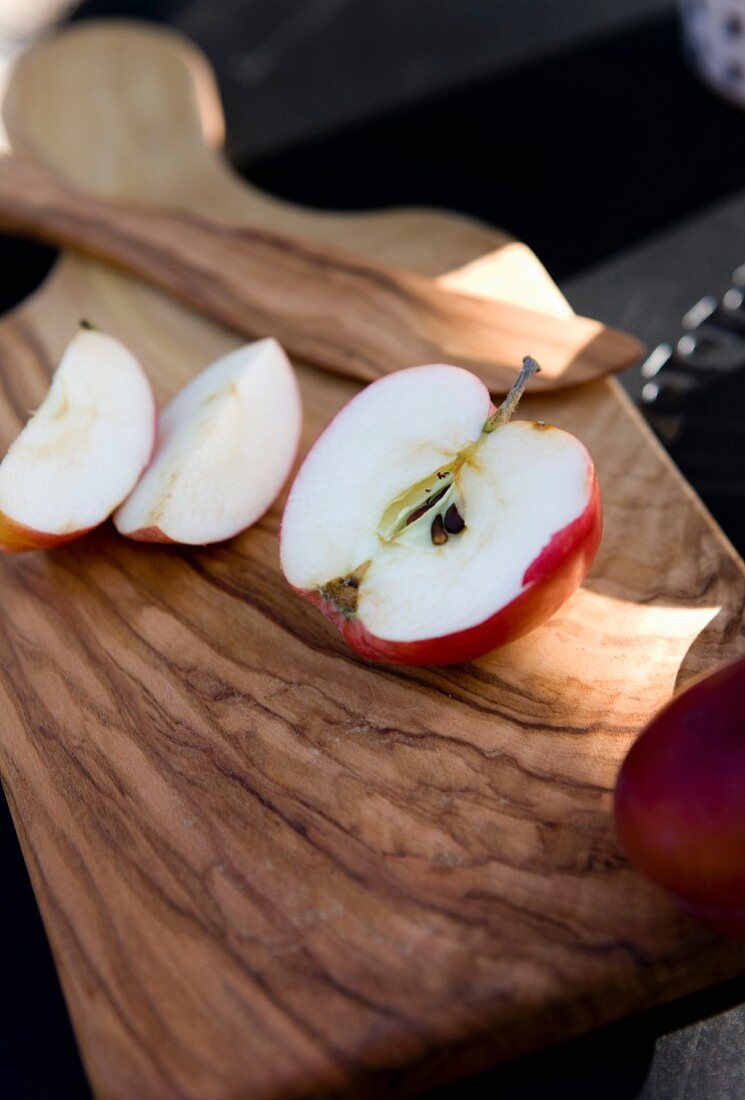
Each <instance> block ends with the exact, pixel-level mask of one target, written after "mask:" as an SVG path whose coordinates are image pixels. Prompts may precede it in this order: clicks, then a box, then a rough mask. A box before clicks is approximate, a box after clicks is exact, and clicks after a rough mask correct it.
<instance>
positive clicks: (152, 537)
mask: <svg viewBox="0 0 745 1100" xmlns="http://www.w3.org/2000/svg"><path fill="white" fill-rule="evenodd" d="M301 422H302V410H301V405H300V392H299V390H298V385H297V380H296V378H295V373H294V371H293V369H292V365H291V364H290V361H289V359H288V358H287V356H286V355H285V353H284V351H283V350H282V348H281V347H280V345H279V344H278V343H277V341H276V340H272V339H266V340H258V341H256V342H255V343H253V344H246V345H244V346H243V347H240V348H237V349H236V350H235V351H233V352H230V353H229V354H228V355H225V356H223V357H222V358H221V359H218V360H216V362H214V363H212V365H211V366H209V367H207V368H206V369H205V370H203V371H202V372H201V373H200V374H198V375H197V377H196V378H194V379H193V380H192V381H191V382H190V383H189V384H188V386H186V387H185V388H184V389H183V390H181V392H180V393H178V394H177V395H176V397H174V398H173V400H172V401H171V402H170V403H169V404H168V405H167V406H166V408H165V409H164V411H163V414H162V416H161V418H160V426H159V429H158V442H157V446H156V450H155V456H154V458H153V461H152V463H151V465H150V466H149V468H148V469H147V470H146V472H145V474H144V476H143V477H142V479H141V481H140V482H139V484H138V485H137V487H136V488H135V490H134V492H133V493H132V495H131V496H130V497H129V498H128V499H127V500H126V501H125V502H124V504H123V505H122V506H121V508H120V509H119V510H118V512H117V513H116V515H115V516H114V523H115V525H116V528H117V530H118V531H119V532H120V533H121V534H123V535H127V536H129V538H133V539H139V540H141V541H143V542H182V543H190V544H193V545H204V544H206V543H211V542H221V541H222V540H223V539H227V538H231V537H232V536H233V535H236V534H238V532H239V531H242V530H244V528H246V527H250V525H251V524H252V523H255V522H256V520H257V519H259V518H260V516H262V515H263V514H264V512H266V510H267V509H268V508H269V507H271V505H272V504H273V503H274V501H275V500H276V498H277V496H278V495H279V493H280V491H281V489H282V486H283V485H284V483H285V481H286V479H287V477H288V475H289V473H290V470H291V469H292V463H293V462H294V460H295V455H296V454H297V448H298V444H299V441H300V429H301Z"/></svg>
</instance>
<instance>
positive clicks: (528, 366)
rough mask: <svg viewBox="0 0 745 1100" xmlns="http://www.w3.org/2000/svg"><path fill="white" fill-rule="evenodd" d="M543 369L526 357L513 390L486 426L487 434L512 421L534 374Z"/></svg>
mask: <svg viewBox="0 0 745 1100" xmlns="http://www.w3.org/2000/svg"><path fill="white" fill-rule="evenodd" d="M540 369H541V368H540V367H539V365H538V363H536V361H535V359H533V357H532V356H530V355H526V356H525V358H524V359H523V365H522V367H521V368H520V373H519V374H518V376H517V378H516V379H515V382H514V384H513V386H512V389H511V390H510V392H509V393H508V394H507V396H506V397H505V399H504V401H503V402H502V404H501V405H500V406H499V408H498V409H497V411H496V412H494V413H492V414H491V416H490V417H489V419H488V420H487V421H486V423H485V424H484V428H483V430H484V431H485V432H493V431H494V429H495V428H501V426H502V425H503V424H506V423H507V421H508V420H509V419H510V417H511V416H512V414H513V413H514V411H515V409H516V408H517V406H518V404H519V401H520V398H521V397H522V395H523V394H524V392H525V387H526V386H527V384H528V382H529V381H530V379H531V378H532V377H533V375H534V374H537V373H538V371H539V370H540Z"/></svg>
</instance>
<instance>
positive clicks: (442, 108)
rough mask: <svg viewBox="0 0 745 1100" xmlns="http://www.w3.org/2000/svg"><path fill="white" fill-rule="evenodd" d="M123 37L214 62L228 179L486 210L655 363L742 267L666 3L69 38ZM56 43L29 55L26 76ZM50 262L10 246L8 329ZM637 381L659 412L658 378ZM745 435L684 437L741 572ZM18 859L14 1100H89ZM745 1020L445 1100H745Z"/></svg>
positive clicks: (632, 1031)
mask: <svg viewBox="0 0 745 1100" xmlns="http://www.w3.org/2000/svg"><path fill="white" fill-rule="evenodd" d="M45 3H46V5H47V7H48V8H49V12H50V13H51V12H52V9H53V8H55V7H56V9H59V7H60V4H59V3H57V4H56V5H55V3H54V0H43V2H42V7H43V6H44V4H45ZM108 14H125V15H134V16H137V17H140V18H142V17H146V18H155V19H160V20H164V21H166V22H169V23H171V24H172V25H175V26H178V27H180V28H181V29H183V30H185V31H186V32H187V33H189V34H190V35H191V36H192V37H194V38H195V39H196V40H197V42H198V43H199V44H200V45H201V46H202V47H203V48H204V49H205V50H206V51H207V53H208V55H209V56H210V58H211V60H212V62H213V64H214V65H215V67H216V69H217V74H218V78H219V81H220V84H221V87H222V88H223V93H224V97H225V107H226V116H227V128H228V136H229V141H228V150H229V153H230V156H231V159H232V160H233V161H234V163H236V164H237V165H238V166H239V167H240V168H241V170H243V171H244V172H245V174H246V175H247V176H250V178H251V179H252V180H253V181H254V182H256V183H258V184H260V185H261V186H263V187H265V188H266V189H268V190H270V191H273V192H275V193H276V194H279V195H282V196H283V197H286V198H289V199H293V200H296V201H299V202H304V203H311V204H317V205H319V206H327V207H331V208H355V207H379V206H384V205H387V204H396V205H398V204H401V203H415V204H417V205H421V204H434V205H438V206H445V207H451V208H455V209H460V210H465V211H468V212H470V213H472V214H474V215H477V216H479V217H481V218H483V219H484V220H486V221H489V222H492V223H494V224H498V225H500V226H501V227H503V228H505V229H507V230H509V231H511V232H512V233H514V234H515V235H516V236H518V237H520V238H522V239H523V240H525V241H526V242H527V243H528V244H530V245H531V247H532V248H534V249H535V250H536V251H537V253H538V254H539V255H540V256H541V258H542V259H543V261H544V262H545V263H546V265H547V267H548V268H549V270H550V271H551V273H552V274H553V275H554V277H555V278H556V279H557V281H558V282H559V283H560V285H561V286H562V289H563V290H564V291H565V293H566V294H567V296H568V297H569V299H570V301H571V302H572V305H573V306H574V307H575V308H576V309H578V310H579V311H581V312H583V313H587V314H590V315H593V316H597V317H600V318H602V319H604V320H607V321H609V322H611V323H613V324H617V325H620V326H622V327H625V328H627V329H628V330H629V331H632V332H635V333H636V334H637V335H639V336H640V337H641V338H642V339H643V340H645V341H646V342H647V343H648V344H649V345H650V346H653V345H655V344H657V343H658V342H660V341H663V340H666V341H675V339H676V338H677V337H678V335H679V334H680V331H681V317H682V315H683V313H684V312H685V311H686V310H687V309H688V308H689V307H690V306H692V305H693V304H694V303H695V302H696V301H697V300H698V299H699V298H700V297H701V296H702V295H703V294H706V293H711V294H714V295H715V296H719V295H721V294H722V293H723V292H724V290H725V289H726V288H727V286H728V285H729V283H730V278H731V273H732V270H733V269H734V268H735V267H736V266H738V265H739V264H740V263H745V113H741V112H739V111H738V110H736V109H735V108H733V107H731V106H728V105H726V104H724V103H723V102H720V101H719V100H718V99H716V98H715V97H714V96H713V95H711V94H710V93H708V92H707V91H706V90H704V89H703V88H702V87H701V86H700V85H699V84H698V83H697V81H696V80H695V79H694V78H693V77H692V76H691V75H690V73H689V71H688V70H687V68H686V66H685V64H684V62H683V58H682V53H681V50H680V45H679V40H678V29H677V24H676V20H675V16H674V12H673V9H672V7H671V5H670V4H669V3H667V2H664V0H663V2H661V0H562V2H561V3H556V0H522V2H518V3H514V2H513V3H507V2H503V0H243V2H240V0H188V2H187V0H171V2H168V0H162V2H156V3H151V4H146V3H142V2H140V3H134V2H132V3H119V4H116V3H109V2H106V0H92V2H89V3H85V4H83V5H81V6H80V7H79V8H78V9H77V11H75V12H72V13H70V17H72V18H83V17H89V16H91V15H108ZM45 18H47V15H46V14H45ZM43 21H44V20H43V19H41V18H39V20H37V22H36V23H34V22H33V21H31V22H27V23H26V24H24V27H23V31H22V33H21V32H19V33H17V34H16V35H15V36H13V35H12V34H11V35H10V37H9V38H8V49H7V50H6V54H10V53H12V52H14V51H15V50H17V49H18V48H19V47H20V46H21V45H22V44H24V41H25V40H26V39H28V38H29V37H31V35H32V34H33V33H36V32H37V31H38V29H39V27H40V26H41V24H42V23H43ZM4 33H5V32H4V29H3V28H2V27H0V42H1V40H2V36H3V34H4ZM53 259H54V253H52V252H51V251H49V250H46V249H42V248H38V247H32V246H30V245H28V244H25V243H21V242H18V241H13V240H10V239H8V238H5V239H0V260H1V261H2V262H1V263H0V272H2V273H3V274H2V275H0V308H1V309H7V308H9V307H10V306H11V305H13V304H14V303H15V302H17V301H18V300H20V299H21V298H23V297H24V296H25V294H27V293H28V292H29V291H30V290H32V289H33V287H34V286H36V285H37V284H38V282H39V280H40V278H41V277H42V276H43V274H44V273H45V271H46V270H48V268H49V266H50V264H51V263H52V262H53ZM624 381H625V383H626V384H627V386H628V388H629V390H630V391H631V392H632V393H633V394H635V395H637V394H638V393H639V391H640V388H641V385H640V381H639V371H638V368H637V369H635V370H634V369H632V371H631V372H629V375H628V376H627V377H626V378H625V379H624ZM744 413H745V372H744V371H742V370H740V371H734V372H732V373H730V374H729V375H727V376H724V377H720V378H718V379H717V380H715V381H712V382H710V381H704V382H703V383H702V384H700V385H697V387H696V390H695V392H694V394H693V396H692V398H690V399H689V400H688V401H687V403H686V404H685V406H684V407H683V408H682V409H681V411H680V415H679V416H677V417H676V435H675V437H674V439H672V441H671V439H670V437H669V436H667V437H666V441H667V442H668V444H669V446H670V448H671V451H672V454H673V457H674V458H675V459H676V461H677V462H678V463H679V465H680V466H681V468H682V469H683V471H684V472H685V473H686V475H687V476H688V477H689V479H690V480H692V481H693V482H694V484H695V485H696V487H697V488H698V489H699V491H700V492H701V493H702V495H703V496H704V499H705V500H706V502H707V504H708V505H709V507H710V508H711V509H712V510H713V512H714V513H715V515H716V516H717V517H718V518H719V520H720V522H721V523H722V525H723V526H724V528H725V530H726V531H727V533H728V534H729V536H730V538H731V539H732V540H733V541H734V542H735V544H736V545H737V546H738V548H739V549H740V551H741V552H745V428H744V427H743V426H742V420H743V414H744ZM655 423H656V424H657V425H658V426H659V422H658V421H657V420H656V421H655ZM0 850H1V851H2V856H3V864H2V865H3V869H4V872H5V891H4V905H3V916H2V924H3V932H4V936H3V945H4V948H3V950H4V955H5V958H4V960H3V962H4V965H3V985H2V989H0V1082H2V1084H0V1091H1V1092H2V1095H4V1096H8V1097H14V1098H15V1097H18V1098H20V1100H36V1098H39V1100H79V1098H80V1100H82V1098H85V1097H88V1096H89V1093H88V1090H87V1086H86V1084H85V1081H84V1077H83V1074H82V1070H81V1067H80V1064H79V1061H78V1058H77V1053H76V1050H75V1046H74V1040H73V1038H72V1034H71V1031H70V1027H69V1023H68V1020H67V1016H66V1013H65V1009H64V1004H63V1001H62V998H61V993H60V990H59V986H58V983H57V980H56V976H55V973H54V969H53V966H52V962H51V958H50V955H49V951H48V947H47V944H46V940H45V937H44V933H43V929H42V926H41V922H40V919H39V916H38V912H37V909H36V905H35V902H34V899H33V895H32V892H31V888H30V885H29V883H28V879H27V877H26V872H25V869H24V866H23V862H22V859H21V856H20V853H19V850H18V846H17V842H16V840H15V835H14V832H13V828H12V823H11V821H10V817H9V815H8V813H7V809H6V808H5V807H4V806H3V807H2V815H1V816H0ZM743 1001H745V981H740V982H734V983H731V984H730V985H728V986H726V987H723V988H719V989H716V990H710V991H707V992H706V993H704V994H701V995H698V996H696V997H693V998H689V999H687V1000H686V1001H683V1002H679V1003H678V1004H676V1005H674V1006H670V1007H668V1008H665V1009H661V1010H656V1011H655V1012H653V1013H648V1014H644V1015H640V1016H637V1017H635V1018H633V1019H630V1020H628V1021H624V1022H622V1023H620V1024H617V1025H614V1026H613V1027H610V1028H606V1029H604V1030H603V1031H600V1032H596V1033H594V1034H592V1035H589V1036H586V1037H585V1038H583V1039H581V1040H577V1041H575V1042H572V1043H567V1044H564V1045H563V1046H561V1047H557V1048H554V1049H551V1050H547V1051H543V1052H540V1053H538V1054H535V1055H533V1056H531V1057H530V1058H528V1059H524V1060H523V1061H521V1062H519V1063H514V1064H513V1065H511V1066H506V1067H502V1068H500V1069H498V1070H495V1071H493V1072H492V1073H489V1074H486V1075H483V1076H481V1077H479V1078H475V1079H473V1080H472V1081H470V1082H468V1083H464V1084H461V1085H459V1086H455V1087H452V1088H450V1089H446V1090H443V1091H442V1092H441V1093H438V1094H437V1095H438V1098H439V1100H455V1097H456V1096H458V1097H461V1096H466V1097H474V1098H476V1097H482V1096H483V1097H486V1096H492V1095H499V1096H500V1097H504V1098H505V1100H527V1098H528V1097H530V1098H541V1100H559V1098H572V1100H585V1098H587V1100H590V1098H592V1100H597V1098H599V1097H601V1096H602V1097H604V1098H606V1100H614V1098H619V1100H621V1098H622V1100H632V1098H637V1100H742V1098H743V1097H745V1053H744V1052H745V1008H743V1007H741V1006H742V1002H743ZM738 1006H740V1007H738ZM432 1100H434V1095H433V1098H432Z"/></svg>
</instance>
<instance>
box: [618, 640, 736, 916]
mask: <svg viewBox="0 0 745 1100" xmlns="http://www.w3.org/2000/svg"><path fill="white" fill-rule="evenodd" d="M615 817H616V830H617V834H618V839H619V842H620V845H621V847H622V849H623V850H624V852H625V853H626V855H627V856H628V858H629V859H630V860H631V862H632V863H633V864H634V865H635V866H636V868H637V869H638V870H639V871H641V872H642V874H644V875H646V877H647V878H649V879H651V880H652V882H654V883H656V884H657V885H658V886H661V887H662V888H663V889H664V890H667V891H668V893H670V894H672V895H673V897H674V898H675V900H676V901H677V902H678V904H679V905H681V906H682V907H683V908H684V909H686V910H687V911H688V912H689V913H691V914H692V915H693V916H695V917H696V918H697V919H698V920H700V921H702V922H703V923H704V924H708V925H710V926H712V927H713V928H716V929H717V930H718V931H720V932H724V933H727V934H729V935H734V936H742V937H745V659H743V660H740V661H737V662H736V663H735V664H732V665H729V666H727V667H726V668H723V669H721V670H719V671H718V672H715V673H713V674H712V675H709V676H706V677H704V678H703V679H701V680H699V681H698V682H697V683H695V684H694V685H693V686H692V687H690V688H688V689H687V690H686V691H684V692H682V693H681V694H680V695H678V696H676V697H675V699H673V700H672V702H670V703H668V705H667V706H666V707H665V708H664V709H663V710H662V711H661V712H660V713H659V714H658V715H657V716H656V717H655V718H654V719H653V720H652V721H651V722H650V724H649V725H648V726H647V728H646V729H645V730H644V732H643V733H642V735H641V736H640V737H639V739H638V740H637V741H636V742H635V744H634V745H633V746H632V748H631V751H630V752H629V754H628V756H627V757H626V760H625V762H624V764H623V766H622V768H621V771H620V774H619V776H618V782H617V785H616V801H615Z"/></svg>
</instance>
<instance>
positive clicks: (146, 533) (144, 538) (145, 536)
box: [125, 527, 176, 546]
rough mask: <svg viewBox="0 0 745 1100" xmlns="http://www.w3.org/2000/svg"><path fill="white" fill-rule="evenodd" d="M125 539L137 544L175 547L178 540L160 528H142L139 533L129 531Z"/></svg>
mask: <svg viewBox="0 0 745 1100" xmlns="http://www.w3.org/2000/svg"><path fill="white" fill-rule="evenodd" d="M125 538H128V539H134V541H135V542H162V543H170V544H171V545H172V546H175V544H176V540H175V539H172V538H170V537H169V536H168V535H167V534H166V533H165V531H161V529H160V527H140V529H139V530H138V531H128V532H127V534H126V535H125Z"/></svg>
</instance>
